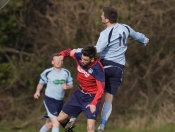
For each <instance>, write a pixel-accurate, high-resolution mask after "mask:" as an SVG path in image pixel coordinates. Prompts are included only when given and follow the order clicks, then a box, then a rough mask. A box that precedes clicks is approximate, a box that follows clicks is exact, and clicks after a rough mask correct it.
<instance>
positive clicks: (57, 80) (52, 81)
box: [34, 53, 73, 132]
mask: <svg viewBox="0 0 175 132" xmlns="http://www.w3.org/2000/svg"><path fill="white" fill-rule="evenodd" d="M51 63H52V65H53V67H52V68H49V69H46V70H44V71H43V72H42V74H41V78H40V80H39V84H38V85H37V89H36V92H35V94H34V98H35V99H38V98H39V96H40V91H41V90H42V88H43V86H44V85H45V84H47V87H46V90H45V98H44V106H45V109H46V112H47V115H46V116H45V117H48V119H47V120H46V123H45V125H43V126H42V128H41V129H40V132H48V131H49V129H51V128H52V132H59V126H60V124H59V122H58V120H57V116H58V114H59V113H60V111H61V109H62V107H63V98H64V94H65V90H67V89H70V88H72V87H73V82H72V80H73V79H72V77H71V74H70V72H69V71H68V70H67V69H65V68H62V64H63V59H60V56H59V55H58V53H55V54H54V55H52V61H51Z"/></svg>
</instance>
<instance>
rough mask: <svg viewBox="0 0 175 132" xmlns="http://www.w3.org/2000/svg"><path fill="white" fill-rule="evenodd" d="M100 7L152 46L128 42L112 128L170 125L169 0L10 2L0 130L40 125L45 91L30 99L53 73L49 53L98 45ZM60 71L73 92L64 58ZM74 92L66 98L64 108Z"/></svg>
mask: <svg viewBox="0 0 175 132" xmlns="http://www.w3.org/2000/svg"><path fill="white" fill-rule="evenodd" d="M103 6H112V7H114V8H116V9H117V11H118V13H119V19H118V22H119V23H125V24H128V25H130V26H131V27H132V28H133V29H134V30H136V31H139V32H142V33H144V34H145V35H146V36H147V37H148V38H149V39H150V43H149V44H148V45H147V46H146V47H143V46H141V45H139V44H138V43H136V42H135V41H134V40H132V39H129V41H128V43H127V44H128V51H127V52H126V61H127V64H126V67H125V72H124V76H123V83H122V85H121V86H120V88H119V91H118V93H117V95H116V97H115V100H114V103H113V105H114V107H113V112H112V116H111V117H110V124H117V125H118V126H120V127H124V126H125V127H128V128H140V127H148V126H150V125H160V124H169V123H170V124H174V122H175V118H174V117H175V103H174V102H175V89H174V87H175V81H174V78H175V61H174V58H175V47H174V43H175V32H174V31H175V24H173V23H174V20H175V13H174V12H175V1H174V0H168V1H167V0H108V1H104V0H93V1H92V0H86V1H85V0H83V1H82V0H69V1H68V0H61V1H58V0H45V1H43V0H37V1H31V0H23V1H21V0H13V1H10V2H9V3H8V4H7V5H6V6H5V7H4V8H3V9H2V10H0V94H1V98H0V111H1V112H0V128H4V129H7V128H8V129H10V130H14V129H22V128H25V127H28V126H31V125H32V126H36V127H37V128H38V127H40V126H41V124H42V123H43V122H44V121H43V120H42V115H43V114H44V113H45V110H44V107H43V104H42V99H43V96H44V92H43V91H42V96H41V98H40V99H39V100H34V99H33V94H34V92H35V89H36V85H37V83H38V80H39V75H40V73H41V72H42V71H43V70H44V69H45V68H48V67H50V66H51V64H50V56H51V55H52V54H53V53H55V52H59V51H60V50H62V49H66V48H69V47H70V48H77V47H83V46H84V45H88V44H92V45H95V44H96V41H97V39H98V36H99V33H100V31H102V30H103V29H104V28H105V26H104V25H103V24H102V23H101V18H100V15H101V12H102V7H103ZM64 67H66V68H67V69H69V70H70V71H71V73H72V75H73V77H74V86H75V87H74V89H75V88H76V87H77V85H78V84H77V82H76V71H75V63H74V62H73V61H72V60H71V59H67V60H65V62H64ZM73 91H74V90H70V91H67V94H66V99H65V101H66V100H67V99H68V98H69V97H70V95H71V94H72V92H73ZM80 116H84V115H80ZM78 120H80V121H81V120H83V119H82V118H79V119H78ZM11 121H13V122H12V123H10V128H9V126H8V124H9V122H11ZM7 126H8V127H7Z"/></svg>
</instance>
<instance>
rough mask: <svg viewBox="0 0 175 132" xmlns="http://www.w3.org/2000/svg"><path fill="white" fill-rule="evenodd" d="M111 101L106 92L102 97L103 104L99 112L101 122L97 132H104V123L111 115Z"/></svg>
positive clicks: (110, 96)
mask: <svg viewBox="0 0 175 132" xmlns="http://www.w3.org/2000/svg"><path fill="white" fill-rule="evenodd" d="M112 101H113V95H112V94H109V93H107V92H106V93H105V95H104V104H103V107H102V111H101V122H100V126H99V127H98V130H99V132H100V131H101V132H102V130H104V128H105V125H106V122H107V120H108V118H109V117H110V115H111V112H112Z"/></svg>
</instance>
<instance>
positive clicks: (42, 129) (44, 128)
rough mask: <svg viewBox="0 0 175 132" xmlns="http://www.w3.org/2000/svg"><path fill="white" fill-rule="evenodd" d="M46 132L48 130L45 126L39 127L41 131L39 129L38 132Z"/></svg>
mask: <svg viewBox="0 0 175 132" xmlns="http://www.w3.org/2000/svg"><path fill="white" fill-rule="evenodd" d="M48 131H49V130H48V129H47V128H46V126H45V125H43V126H42V127H41V129H40V131H39V132H48Z"/></svg>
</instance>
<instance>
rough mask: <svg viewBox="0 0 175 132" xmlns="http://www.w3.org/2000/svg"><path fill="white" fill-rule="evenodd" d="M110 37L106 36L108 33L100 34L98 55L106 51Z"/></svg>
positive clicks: (97, 46) (97, 47)
mask: <svg viewBox="0 0 175 132" xmlns="http://www.w3.org/2000/svg"><path fill="white" fill-rule="evenodd" d="M107 36H108V35H106V33H105V32H104V31H103V32H101V33H100V36H99V38H98V41H97V43H96V45H95V47H96V49H97V53H100V52H101V51H103V50H104V49H105V47H106V46H107V44H108V37H107Z"/></svg>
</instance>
